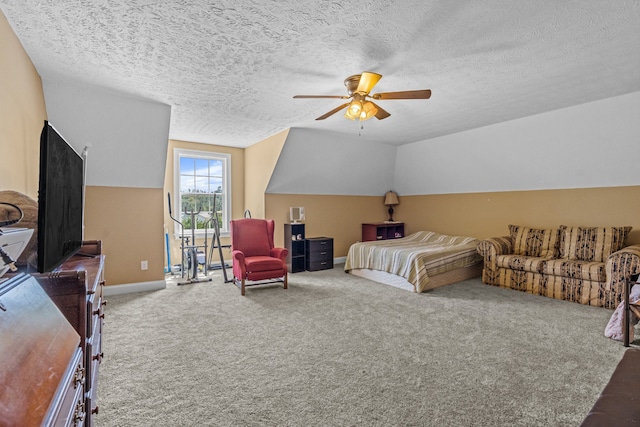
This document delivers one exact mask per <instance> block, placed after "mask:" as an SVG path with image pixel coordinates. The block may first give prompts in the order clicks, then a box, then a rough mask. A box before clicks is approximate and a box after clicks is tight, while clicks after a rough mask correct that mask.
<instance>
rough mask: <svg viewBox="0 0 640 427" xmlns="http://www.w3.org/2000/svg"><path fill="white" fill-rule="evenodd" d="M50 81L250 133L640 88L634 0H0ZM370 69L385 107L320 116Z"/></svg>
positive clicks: (202, 138) (423, 134)
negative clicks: (361, 116) (143, 101)
mask: <svg viewBox="0 0 640 427" xmlns="http://www.w3.org/2000/svg"><path fill="white" fill-rule="evenodd" d="M0 8H1V9H2V11H3V13H4V14H5V16H6V17H7V18H8V20H9V22H10V23H11V25H12V27H13V29H14V31H15V32H16V34H17V35H18V37H19V39H20V41H21V42H22V44H23V46H24V48H25V50H26V51H27V53H28V54H29V56H30V57H31V60H32V61H33V63H34V65H35V67H36V68H37V70H38V72H39V73H40V75H41V76H42V77H43V79H45V80H57V79H73V80H78V81H82V82H86V83H92V84H97V85H100V86H103V87H106V88H109V89H113V90H117V91H120V92H126V93H129V94H133V95H136V96H140V97H144V98H147V99H152V100H155V101H159V102H163V103H166V104H169V105H171V106H172V113H171V126H170V137H171V138H173V139H182V140H188V141H196V142H206V143H214V144H221V145H229V146H237V147H246V146H249V145H251V144H253V143H256V142H258V141H260V140H262V139H264V138H266V137H269V136H271V135H273V134H275V133H277V132H279V131H281V130H283V129H286V128H289V127H305V128H315V129H325V130H328V131H332V132H342V133H347V134H349V135H357V134H358V133H360V134H361V135H362V137H363V138H366V139H368V140H372V141H378V142H383V143H388V144H395V145H400V144H405V143H409V142H413V141H418V140H424V139H428V138H432V137H436V136H441V135H445V134H449V133H454V132H459V131H463V130H467V129H471V128H475V127H479V126H485V125H489V124H493V123H498V122H501V121H505V120H510V119H515V118H519V117H524V116H528V115H531V114H536V113H541V112H545V111H550V110H555V109H558V108H563V107H567V106H571V105H576V104H580V103H584V102H589V101H594V100H598V99H603V98H608V97H612V96H616V95H621V94H625V93H629V92H635V91H639V90H640V48H639V46H640V1H637V0H630V1H624V0H615V1H611V0H574V1H571V0H565V1H557V0H536V1H512V0H502V1H499V0H487V1H477V0H469V1H462V0H460V1H450V0H439V1H438V0H403V1H380V0H359V1H357V2H346V1H342V0H340V1H326V0H325V1H321V0H278V1H268V0H262V1H256V0H245V1H237V0H222V1H215V2H213V1H196V0H166V1H156V0H20V1H17V0H14V1H10V0H0ZM362 71H374V72H377V73H380V74H382V75H383V76H384V77H383V78H382V80H380V82H379V83H378V84H377V86H376V87H375V89H374V90H373V92H388V91H399V90H414V89H431V90H432V92H433V95H432V97H431V99H430V100H426V101H425V100H386V101H380V102H379V104H380V106H382V107H383V108H384V109H385V110H387V111H388V112H389V113H391V117H389V118H387V119H385V120H381V121H378V120H376V119H375V118H374V119H371V120H369V121H366V122H364V123H363V124H364V129H363V130H360V129H359V125H358V123H355V122H352V121H350V120H347V119H345V118H344V117H343V116H342V114H341V113H338V114H335V115H334V116H332V117H330V118H328V119H327V120H324V121H315V120H314V119H315V118H316V117H318V116H320V115H322V114H324V113H325V112H327V111H329V110H331V109H333V108H335V107H337V106H338V105H340V104H341V103H342V100H338V99H292V97H293V95H296V94H322V95H344V94H346V91H345V88H344V85H343V80H344V79H345V78H346V77H347V76H349V75H352V74H359V73H360V72H362Z"/></svg>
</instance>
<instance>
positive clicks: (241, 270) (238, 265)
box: [231, 251, 247, 278]
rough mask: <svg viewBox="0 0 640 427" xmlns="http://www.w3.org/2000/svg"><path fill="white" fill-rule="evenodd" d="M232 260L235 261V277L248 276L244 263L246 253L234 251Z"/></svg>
mask: <svg viewBox="0 0 640 427" xmlns="http://www.w3.org/2000/svg"><path fill="white" fill-rule="evenodd" d="M231 258H232V259H233V275H234V276H235V277H238V278H243V277H245V276H246V275H247V267H246V265H245V262H244V252H242V251H233V252H231Z"/></svg>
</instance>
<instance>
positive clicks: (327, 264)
mask: <svg viewBox="0 0 640 427" xmlns="http://www.w3.org/2000/svg"><path fill="white" fill-rule="evenodd" d="M331 268H333V259H330V260H326V261H314V262H312V261H307V270H308V271H318V270H329V269H331Z"/></svg>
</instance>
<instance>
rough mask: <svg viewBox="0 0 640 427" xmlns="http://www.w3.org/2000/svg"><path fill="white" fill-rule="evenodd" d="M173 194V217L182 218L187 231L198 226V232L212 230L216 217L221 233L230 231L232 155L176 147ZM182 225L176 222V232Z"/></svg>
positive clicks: (178, 231) (202, 232) (196, 230)
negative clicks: (174, 195)
mask: <svg viewBox="0 0 640 427" xmlns="http://www.w3.org/2000/svg"><path fill="white" fill-rule="evenodd" d="M173 157H174V184H175V191H174V194H177V195H178V197H174V198H172V201H171V203H172V205H173V206H172V210H173V217H174V218H176V219H177V220H179V221H181V222H182V225H183V227H184V232H185V235H191V230H192V229H193V228H194V227H195V233H196V235H198V236H202V235H204V231H205V229H208V233H212V232H213V227H214V223H213V221H217V222H218V225H219V226H220V231H221V233H228V232H229V226H228V224H229V219H230V218H231V191H230V189H231V178H230V177H231V173H230V169H231V155H229V154H221V153H210V152H206V151H195V150H186V149H181V148H176V149H175V150H174V156H173ZM174 199H175V202H174ZM180 231H181V230H180V226H179V225H178V224H176V225H175V232H176V234H178V235H179V234H180Z"/></svg>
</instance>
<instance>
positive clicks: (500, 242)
mask: <svg viewBox="0 0 640 427" xmlns="http://www.w3.org/2000/svg"><path fill="white" fill-rule="evenodd" d="M477 251H478V253H479V254H480V255H481V256H482V258H484V268H488V269H490V270H497V268H498V267H497V265H496V256H497V255H505V254H510V253H512V252H513V245H512V243H511V237H509V236H502V237H491V238H489V239H484V240H482V241H481V242H480V243H479V244H478V249H477Z"/></svg>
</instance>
